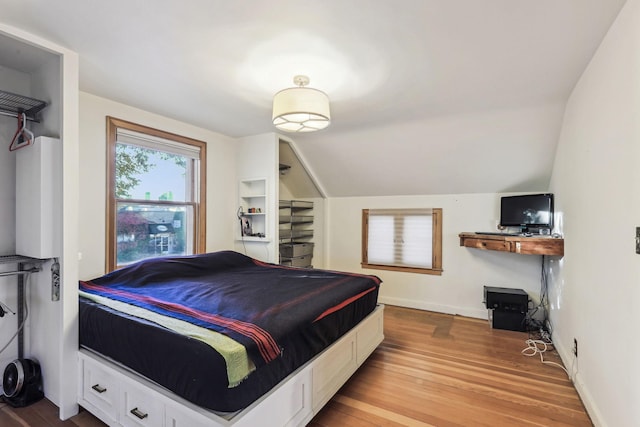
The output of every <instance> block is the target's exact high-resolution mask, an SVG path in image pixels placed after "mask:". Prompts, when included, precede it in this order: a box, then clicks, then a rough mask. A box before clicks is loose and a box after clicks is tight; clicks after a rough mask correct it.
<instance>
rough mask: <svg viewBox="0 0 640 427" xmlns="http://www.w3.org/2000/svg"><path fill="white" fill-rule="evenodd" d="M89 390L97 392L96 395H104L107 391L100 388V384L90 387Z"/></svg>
mask: <svg viewBox="0 0 640 427" xmlns="http://www.w3.org/2000/svg"><path fill="white" fill-rule="evenodd" d="M91 388H92V389H94V390H95V391H97V392H98V393H104V392H105V391H107V389H106V388H104V387H102V386H101V385H100V384H95V385H93V386H91Z"/></svg>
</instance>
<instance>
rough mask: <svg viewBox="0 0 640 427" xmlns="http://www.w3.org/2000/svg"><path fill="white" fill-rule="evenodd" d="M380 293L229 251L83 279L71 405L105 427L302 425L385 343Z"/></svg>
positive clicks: (361, 281) (359, 279)
mask: <svg viewBox="0 0 640 427" xmlns="http://www.w3.org/2000/svg"><path fill="white" fill-rule="evenodd" d="M379 286H380V280H379V279H378V278H377V277H375V276H369V275H361V274H353V273H345V272H335V271H328V270H317V269H301V268H292V267H285V266H279V265H275V264H268V263H264V262H261V261H258V260H255V259H252V258H249V257H247V256H245V255H242V254H240V253H237V252H233V251H221V252H215V253H209V254H202V255H194V256H187V257H168V258H157V259H151V260H145V261H142V262H140V263H137V264H134V265H131V266H127V267H125V268H123V269H121V270H117V271H115V272H112V273H110V274H107V275H105V276H102V277H99V278H96V279H93V280H90V281H81V282H80V286H79V288H80V289H79V290H80V315H79V329H80V345H81V349H80V352H79V361H80V364H79V370H80V372H79V374H80V375H79V378H80V380H79V384H78V387H79V403H80V405H82V406H83V407H85V408H86V409H88V410H89V411H91V412H92V413H94V414H95V415H96V416H98V418H100V419H102V420H103V421H105V422H106V423H107V424H109V425H153V426H162V425H166V426H172V427H177V426H180V425H184V426H198V425H202V426H205V425H206V426H229V425H237V426H241V425H255V423H256V422H257V421H258V420H260V422H263V421H264V420H266V419H269V420H270V421H269V422H268V424H269V425H303V424H305V423H306V422H308V421H309V420H310V419H311V418H312V417H313V415H314V414H315V413H317V412H318V411H319V410H320V408H321V407H322V406H323V405H324V404H325V403H326V402H327V401H328V400H329V399H330V397H331V396H332V395H333V393H335V392H336V391H337V390H338V388H339V387H340V386H341V385H342V384H343V383H344V382H345V381H346V380H347V379H348V378H349V376H350V375H351V374H352V373H353V372H355V370H356V369H357V367H358V366H360V364H362V362H364V360H365V359H366V358H367V357H368V356H369V354H370V353H371V352H372V351H373V350H374V349H375V347H376V346H377V345H378V344H379V343H380V342H381V341H382V337H383V335H382V307H381V306H379V305H378V304H377V297H378V290H379Z"/></svg>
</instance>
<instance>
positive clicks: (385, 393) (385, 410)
mask: <svg viewBox="0 0 640 427" xmlns="http://www.w3.org/2000/svg"><path fill="white" fill-rule="evenodd" d="M527 338H528V336H527V334H525V333H520V332H512V331H502V330H497V329H491V328H489V326H488V325H487V322H486V321H481V320H477V319H470V318H465V317H460V316H450V315H445V314H438V313H431V312H425V311H420V310H411V309H406V308H399V307H392V306H387V307H386V308H385V340H384V342H383V343H382V344H381V345H380V347H379V348H378V349H377V350H376V351H375V352H374V353H373V355H372V356H371V357H370V358H369V360H367V362H365V364H364V365H363V366H362V367H361V368H360V369H359V370H358V372H356V373H355V374H354V376H353V377H352V378H351V379H350V380H349V382H348V383H347V384H345V386H344V387H343V388H342V389H341V390H340V391H339V392H338V394H337V395H336V396H334V398H333V399H332V400H331V401H330V402H329V403H328V404H327V405H326V406H325V408H324V409H323V410H322V411H321V412H320V413H319V414H318V415H317V416H316V417H315V418H314V419H313V420H312V421H311V423H310V424H309V426H310V427H329V426H331V427H335V426H344V427H356V426H357V427H363V426H443V427H450V426H464V427H467V426H492V427H496V426H591V425H592V424H591V421H590V420H589V417H588V416H587V414H586V412H585V409H584V406H583V405H582V402H581V401H580V398H579V397H578V394H577V393H576V391H575V389H574V387H573V385H572V383H571V381H569V380H568V379H567V376H566V374H565V373H564V371H563V370H562V369H560V368H557V367H554V366H550V365H544V364H542V363H540V358H539V357H537V356H536V357H525V356H523V355H522V354H521V350H522V349H523V348H525V340H526V339H527ZM545 359H546V360H551V361H555V362H559V361H560V359H559V357H558V356H557V355H556V354H554V353H553V352H547V353H545ZM0 426H2V427H14V426H16V427H25V426H37V427H40V426H45V427H49V426H52V427H53V426H55V427H58V426H64V427H98V426H104V424H102V423H101V422H100V421H99V420H97V419H96V418H94V417H93V416H91V414H89V413H87V412H86V411H82V412H81V413H80V414H79V415H77V416H75V417H73V418H72V419H70V420H67V421H59V420H58V418H57V408H56V407H55V406H54V405H53V404H52V403H51V402H49V401H47V400H43V401H41V402H38V403H36V404H34V405H31V406H29V407H27V408H19V409H14V408H11V407H9V406H7V405H5V404H0Z"/></svg>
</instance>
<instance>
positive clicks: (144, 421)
mask: <svg viewBox="0 0 640 427" xmlns="http://www.w3.org/2000/svg"><path fill="white" fill-rule="evenodd" d="M122 398H123V401H122V405H123V407H122V412H121V417H120V418H121V419H120V423H121V424H122V425H123V426H125V427H141V426H149V427H158V426H162V425H164V405H163V403H162V402H161V401H160V400H159V399H158V398H157V396H155V395H153V394H151V393H149V391H148V390H146V389H145V388H143V387H140V386H139V385H138V384H136V383H134V382H127V384H126V386H125V387H124V390H123V393H122Z"/></svg>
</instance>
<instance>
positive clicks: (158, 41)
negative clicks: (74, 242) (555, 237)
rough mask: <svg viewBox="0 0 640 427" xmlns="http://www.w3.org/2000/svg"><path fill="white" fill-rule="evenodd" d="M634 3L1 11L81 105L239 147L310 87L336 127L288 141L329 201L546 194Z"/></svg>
mask: <svg viewBox="0 0 640 427" xmlns="http://www.w3.org/2000/svg"><path fill="white" fill-rule="evenodd" d="M624 2H625V0H537V1H525V0H399V1H386V0H322V1H312V0H286V1H278V0H272V1H266V0H264V1H262V0H253V1H249V0H241V1H226V0H184V1H175V0H110V1H98V0H65V1H55V2H54V1H50V0H20V1H18V0H0V10H1V14H0V22H3V23H4V24H7V25H10V26H13V27H16V28H20V29H23V30H26V31H28V32H31V33H33V34H36V35H39V36H42V37H44V38H46V39H49V40H51V41H53V42H56V43H58V44H60V45H63V46H65V47H68V48H70V49H72V50H74V51H76V52H78V53H79V55H80V89H81V90H83V91H86V92H89V93H93V94H96V95H98V96H102V97H106V98H110V99H113V100H116V101H120V102H123V103H126V104H129V105H132V106H135V107H139V108H142V109H145V110H148V111H151V112H155V113H158V114H162V115H166V116H169V117H172V118H175V119H178V120H182V121H184V122H188V123H192V124H194V125H198V126H201V127H204V128H207V129H211V130H214V131H217V132H220V133H222V134H225V135H228V136H232V137H242V136H247V135H254V134H259V133H265V132H272V131H273V127H272V125H271V101H272V97H273V94H274V93H275V92H277V91H278V90H280V89H283V88H286V87H290V86H292V85H293V84H292V78H293V76H294V75H296V74H305V75H308V76H309V77H310V79H311V84H310V86H311V87H315V88H318V89H321V90H323V91H325V92H326V93H327V94H328V95H329V98H330V99H331V108H332V111H331V114H332V124H331V126H330V127H329V128H328V129H326V130H324V131H321V132H317V133H314V134H304V135H294V136H292V138H293V139H294V140H295V141H296V144H297V149H298V151H299V152H300V153H301V154H302V155H303V156H304V158H305V159H306V160H307V162H308V167H309V169H310V170H311V172H312V173H313V174H314V175H315V176H316V179H317V180H318V181H319V183H320V185H321V186H322V188H323V189H324V190H325V192H326V193H327V195H328V196H375V195H400V194H460V193H477V192H503V191H539V190H544V189H546V187H547V185H548V182H549V178H550V174H551V170H552V167H553V159H554V155H555V147H556V144H557V140H558V136H559V132H560V126H561V123H562V116H563V112H564V105H565V103H566V101H567V99H568V97H569V95H570V93H571V90H572V88H573V86H574V85H575V83H576V82H577V80H578V79H579V77H580V75H581V73H582V72H583V71H584V69H585V67H586V66H587V65H588V63H589V60H590V59H591V57H592V55H593V53H594V52H595V50H596V49H597V47H598V45H599V43H600V42H601V40H602V38H603V37H604V35H605V34H606V32H607V30H608V28H609V27H610V25H611V24H612V22H613V21H614V19H615V17H616V16H617V14H618V12H619V11H620V9H621V8H622V7H623V5H624ZM1 44H2V43H1V42H0V52H1V51H2V47H1ZM0 65H5V66H7V64H2V63H0ZM0 88H1V84H0Z"/></svg>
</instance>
